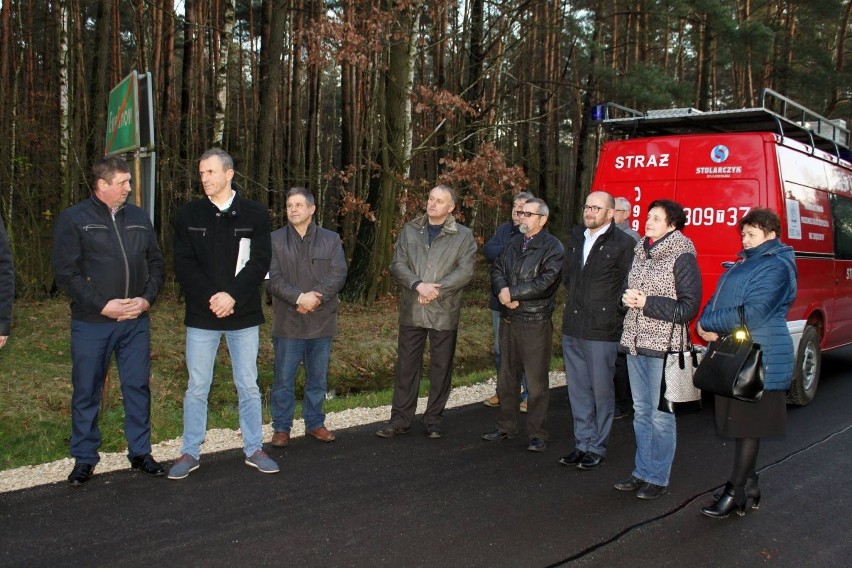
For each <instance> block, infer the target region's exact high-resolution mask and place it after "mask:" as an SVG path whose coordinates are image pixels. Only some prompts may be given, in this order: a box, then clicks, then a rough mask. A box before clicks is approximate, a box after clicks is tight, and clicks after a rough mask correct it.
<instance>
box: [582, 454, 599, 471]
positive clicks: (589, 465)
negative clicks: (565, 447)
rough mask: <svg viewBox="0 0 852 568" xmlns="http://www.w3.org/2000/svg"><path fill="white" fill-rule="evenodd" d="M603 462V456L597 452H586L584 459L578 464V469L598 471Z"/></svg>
mask: <svg viewBox="0 0 852 568" xmlns="http://www.w3.org/2000/svg"><path fill="white" fill-rule="evenodd" d="M603 462H604V457H603V456H602V455H600V454H596V453H595V452H586V455H584V456H583V459H581V460H580V461H579V462H578V463H577V469H597V468H598V467H600V466H601V464H602V463H603Z"/></svg>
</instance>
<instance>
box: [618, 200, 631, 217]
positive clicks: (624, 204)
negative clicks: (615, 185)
mask: <svg viewBox="0 0 852 568" xmlns="http://www.w3.org/2000/svg"><path fill="white" fill-rule="evenodd" d="M615 208H616V209H617V210H622V211H627V212H628V213H630V201H628V200H627V198H626V197H616V198H615Z"/></svg>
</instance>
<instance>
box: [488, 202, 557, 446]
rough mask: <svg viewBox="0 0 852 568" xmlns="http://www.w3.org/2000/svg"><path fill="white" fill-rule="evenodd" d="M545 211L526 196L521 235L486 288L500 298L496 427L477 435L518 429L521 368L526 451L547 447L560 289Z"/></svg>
mask: <svg viewBox="0 0 852 568" xmlns="http://www.w3.org/2000/svg"><path fill="white" fill-rule="evenodd" d="M549 214H550V212H549V209H548V207H547V204H546V203H545V202H544V201H542V200H541V199H530V200H529V201H527V202H526V203H524V205H523V209H522V211H521V213H520V217H521V224H520V225H519V228H520V231H521V234H519V235H516V236H514V237H513V238H512V240H511V241H509V244H508V245H506V248H505V249H504V250H503V252H502V253H501V254H500V256H499V257H497V260H496V261H494V264H493V266H492V268H491V289H492V291H493V292H494V293H495V294H496V295H497V298H498V300H499V301H500V304H501V307H500V311H501V317H502V321H501V323H500V353H501V356H500V369H499V371H498V372H497V395H498V397H499V399H500V415H499V418H498V420H497V429H496V430H493V431H491V432H487V433H486V434H483V435H482V439H483V440H487V441H495V440H502V439H506V438H512V437H514V436H516V435H517V434H518V418H519V408H518V397H519V395H520V389H521V382H520V377H521V373H522V371H523V372H525V373H526V377H527V388H528V389H529V398H528V399H527V401H528V402H527V404H528V407H527V408H528V413H527V435H528V436H529V446H528V447H527V449H528V450H530V451H536V452H540V451H542V450H544V449H545V447H546V446H547V406H548V402H549V398H550V390H549V380H548V379H549V373H550V357H551V352H552V350H553V322H552V319H551V318H552V316H553V310H554V307H555V304H556V302H555V297H556V291H557V290H558V289H559V280H560V273H561V270H562V257H563V254H564V251H563V248H562V243H560V242H559V239H557V238H556V237H554V236H553V235H551V234H550V233H549V232H548V231H547V230H546V229H545V228H544V226H545V224H546V223H547V219H548V216H549Z"/></svg>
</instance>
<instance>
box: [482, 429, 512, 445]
mask: <svg viewBox="0 0 852 568" xmlns="http://www.w3.org/2000/svg"><path fill="white" fill-rule="evenodd" d="M517 435H518V433H517V432H512V433H509V432H503V431H502V430H492V431H490V432H486V433H485V434H483V435H482V436H480V438H482V439H483V440H485V441H487V442H496V441H497V440H505V439H507V438H514V437H515V436H517Z"/></svg>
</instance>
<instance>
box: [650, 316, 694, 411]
mask: <svg viewBox="0 0 852 568" xmlns="http://www.w3.org/2000/svg"><path fill="white" fill-rule="evenodd" d="M677 324H680V325H682V326H684V329H685V328H686V325H685V324H686V322H684V321H683V314H682V312H681V308H680V305H677V306H675V309H674V314H673V317H672V330H671V333H670V334H669V350H668V351H666V354H665V357H664V358H663V378H662V380H661V381H660V403H659V404H658V405H657V410H659V411H660V412H668V413H669V414H674V413H675V412H676V411H677V410H678V406H679V405H682V404H684V403H693V402H695V401H700V400H701V391H700V390H699V389H697V388H696V387H695V385H694V384H693V374H694V373H695V371H696V368H697V367H698V352H697V350H696V349H695V346H694V345H693V344H692V339H691V338H690V337H689V330H685V331H686V340H684V338H683V332H681V337H680V342H679V347H678V349H677V350H675V347H674V346H673V345H672V344H673V342H674V330H675V327H676V326H677Z"/></svg>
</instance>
